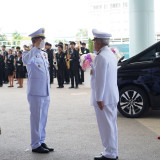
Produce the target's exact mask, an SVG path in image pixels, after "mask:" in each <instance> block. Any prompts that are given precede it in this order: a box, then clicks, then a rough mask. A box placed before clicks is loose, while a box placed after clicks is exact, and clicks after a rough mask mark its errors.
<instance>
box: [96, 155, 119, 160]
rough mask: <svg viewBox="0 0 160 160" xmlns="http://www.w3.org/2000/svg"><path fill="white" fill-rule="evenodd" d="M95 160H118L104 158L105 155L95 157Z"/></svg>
mask: <svg viewBox="0 0 160 160" xmlns="http://www.w3.org/2000/svg"><path fill="white" fill-rule="evenodd" d="M94 160H117V159H116V158H107V157H104V156H103V155H100V156H97V157H94Z"/></svg>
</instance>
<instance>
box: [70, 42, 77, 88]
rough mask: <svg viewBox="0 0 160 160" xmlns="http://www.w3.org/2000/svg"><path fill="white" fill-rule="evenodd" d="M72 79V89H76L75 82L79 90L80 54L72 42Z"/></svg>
mask: <svg viewBox="0 0 160 160" xmlns="http://www.w3.org/2000/svg"><path fill="white" fill-rule="evenodd" d="M70 45H71V49H70V77H71V87H70V88H74V80H75V82H76V87H75V88H76V89H77V88H78V70H79V53H78V51H77V50H76V49H75V45H76V43H75V42H70Z"/></svg>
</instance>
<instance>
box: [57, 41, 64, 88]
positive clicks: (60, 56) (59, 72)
mask: <svg viewBox="0 0 160 160" xmlns="http://www.w3.org/2000/svg"><path fill="white" fill-rule="evenodd" d="M56 47H58V52H57V53H56V59H57V65H58V70H57V80H58V87H57V88H64V69H65V59H64V57H65V55H64V53H63V43H61V42H60V43H59V44H58V45H56Z"/></svg>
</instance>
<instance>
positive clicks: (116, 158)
mask: <svg viewBox="0 0 160 160" xmlns="http://www.w3.org/2000/svg"><path fill="white" fill-rule="evenodd" d="M100 155H102V153H101V154H100ZM116 160H118V156H117V157H116Z"/></svg>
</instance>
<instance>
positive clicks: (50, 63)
mask: <svg viewBox="0 0 160 160" xmlns="http://www.w3.org/2000/svg"><path fill="white" fill-rule="evenodd" d="M46 52H47V53H48V61H49V65H50V67H49V73H50V83H51V84H53V49H52V45H51V44H50V43H49V44H48V49H47V51H46Z"/></svg>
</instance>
